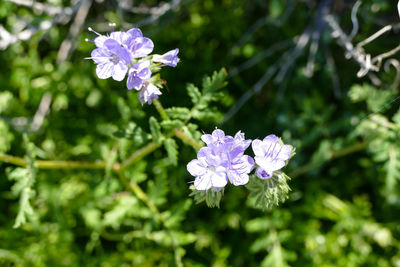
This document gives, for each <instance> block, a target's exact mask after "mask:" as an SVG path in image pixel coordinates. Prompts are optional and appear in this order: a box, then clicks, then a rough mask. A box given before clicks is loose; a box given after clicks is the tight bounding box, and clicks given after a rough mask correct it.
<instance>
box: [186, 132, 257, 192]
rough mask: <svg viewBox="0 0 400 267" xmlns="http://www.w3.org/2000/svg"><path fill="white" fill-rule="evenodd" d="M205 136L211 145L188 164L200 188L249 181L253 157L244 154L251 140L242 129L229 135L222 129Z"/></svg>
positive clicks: (204, 188) (204, 138) (206, 141)
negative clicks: (241, 131) (246, 137)
mask: <svg viewBox="0 0 400 267" xmlns="http://www.w3.org/2000/svg"><path fill="white" fill-rule="evenodd" d="M201 139H202V140H203V141H204V142H205V143H206V144H207V146H206V147H203V148H201V149H200V151H199V152H198V154H197V157H198V158H197V159H194V160H192V161H191V162H189V164H188V165H187V170H188V171H189V173H190V174H191V175H193V176H195V181H194V186H195V188H196V189H197V190H208V189H210V188H216V189H218V188H222V187H224V186H225V185H226V184H227V181H228V180H229V181H230V182H231V183H232V184H233V185H236V186H237V185H244V184H247V182H248V181H249V175H248V174H249V173H250V172H251V170H252V169H253V167H254V161H253V159H252V158H251V157H249V156H247V155H244V151H245V150H246V149H247V147H248V146H249V145H250V142H251V140H245V139H244V135H243V134H241V133H240V132H239V133H237V134H236V135H235V138H233V137H232V136H229V135H228V136H225V133H224V132H223V131H222V130H219V129H216V130H214V131H213V133H212V134H211V135H210V134H204V135H203V136H202V137H201Z"/></svg>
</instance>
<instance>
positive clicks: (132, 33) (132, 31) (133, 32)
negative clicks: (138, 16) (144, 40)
mask: <svg viewBox="0 0 400 267" xmlns="http://www.w3.org/2000/svg"><path fill="white" fill-rule="evenodd" d="M127 33H128V34H129V36H130V38H132V39H136V38H138V37H143V34H142V31H141V30H140V29H139V28H133V29H130V30H129V31H127Z"/></svg>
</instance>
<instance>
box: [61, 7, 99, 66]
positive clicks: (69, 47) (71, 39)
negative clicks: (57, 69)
mask: <svg viewBox="0 0 400 267" xmlns="http://www.w3.org/2000/svg"><path fill="white" fill-rule="evenodd" d="M80 3H81V4H80V6H79V9H78V12H76V16H75V19H74V22H73V23H72V25H71V27H70V28H69V32H68V37H67V38H66V39H65V40H64V41H63V42H62V43H61V46H60V49H59V50H58V54H57V63H58V64H60V63H61V62H64V61H65V60H66V59H68V57H69V56H70V55H71V53H72V51H73V50H74V48H75V46H76V43H77V42H76V39H77V36H78V34H79V33H80V31H81V29H82V26H83V23H84V22H85V20H86V17H87V14H88V12H89V9H90V6H91V5H92V0H82V1H81V2H80Z"/></svg>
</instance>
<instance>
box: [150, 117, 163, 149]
mask: <svg viewBox="0 0 400 267" xmlns="http://www.w3.org/2000/svg"><path fill="white" fill-rule="evenodd" d="M149 125H150V131H151V135H152V138H153V141H154V142H156V143H158V144H159V143H161V142H162V134H161V127H160V124H159V123H158V121H157V120H156V118H154V117H153V116H151V117H150V119H149Z"/></svg>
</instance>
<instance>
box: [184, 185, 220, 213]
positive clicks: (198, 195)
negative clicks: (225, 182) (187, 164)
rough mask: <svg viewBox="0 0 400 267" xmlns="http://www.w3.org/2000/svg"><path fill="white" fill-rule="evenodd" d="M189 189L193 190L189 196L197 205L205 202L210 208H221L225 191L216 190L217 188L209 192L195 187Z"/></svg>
mask: <svg viewBox="0 0 400 267" xmlns="http://www.w3.org/2000/svg"><path fill="white" fill-rule="evenodd" d="M189 189H190V190H192V192H191V193H190V195H189V196H191V197H193V198H194V201H195V203H196V204H199V203H201V202H204V201H205V202H206V204H207V206H208V207H210V208H214V207H217V208H219V204H220V202H221V199H222V196H223V195H224V189H220V190H216V189H215V188H211V189H209V190H196V188H195V187H194V186H193V185H192V186H190V188H189Z"/></svg>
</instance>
